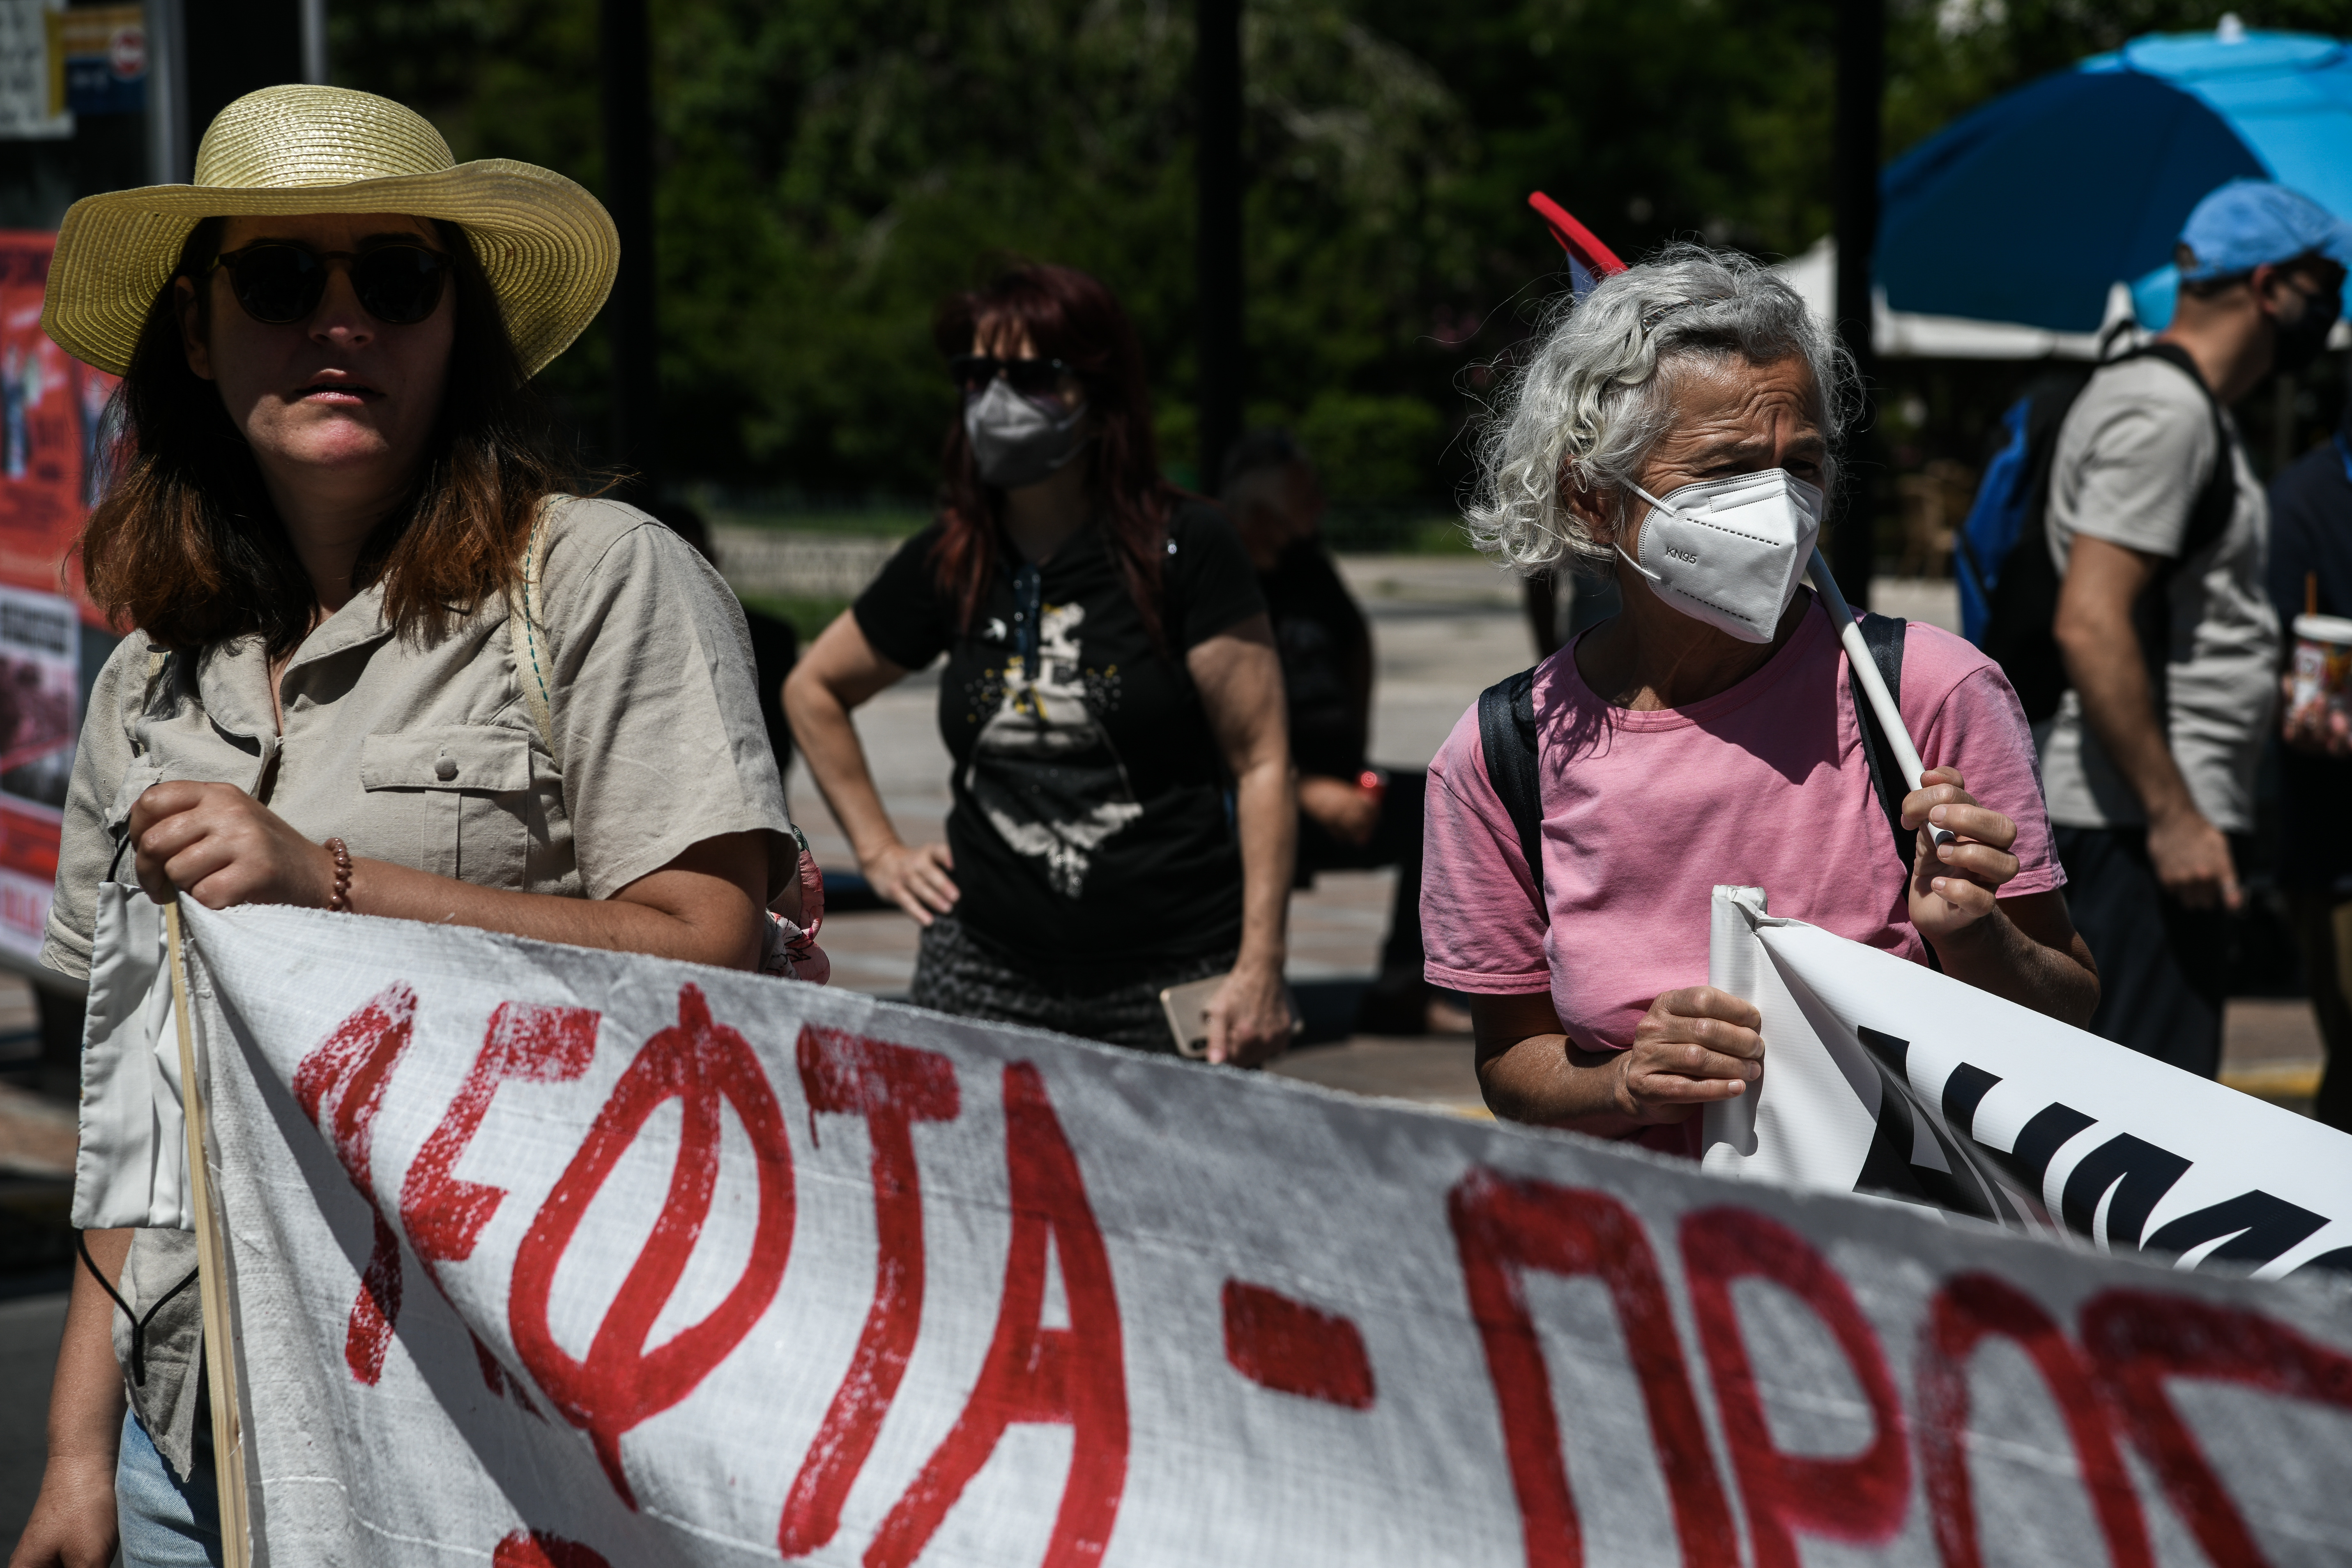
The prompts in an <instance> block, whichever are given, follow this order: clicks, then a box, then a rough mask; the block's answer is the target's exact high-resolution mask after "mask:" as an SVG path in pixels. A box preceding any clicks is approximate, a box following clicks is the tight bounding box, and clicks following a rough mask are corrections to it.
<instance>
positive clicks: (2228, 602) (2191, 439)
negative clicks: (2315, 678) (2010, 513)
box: [2036, 359, 2279, 833]
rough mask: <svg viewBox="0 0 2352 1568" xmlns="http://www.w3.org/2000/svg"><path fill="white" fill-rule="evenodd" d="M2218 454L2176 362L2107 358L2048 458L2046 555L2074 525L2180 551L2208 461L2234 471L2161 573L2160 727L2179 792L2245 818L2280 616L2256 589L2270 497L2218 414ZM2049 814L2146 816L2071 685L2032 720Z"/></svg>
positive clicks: (2210, 810) (2077, 821)
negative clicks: (2164, 631)
mask: <svg viewBox="0 0 2352 1568" xmlns="http://www.w3.org/2000/svg"><path fill="white" fill-rule="evenodd" d="M2222 421H2223V425H2224V426H2225V427H2226V429H2227V431H2228V433H2229V449H2228V451H2227V452H2226V453H2222V452H2220V451H2217V450H2216V449H2215V448H2216V447H2217V446H2218V445H2219V443H2218V442H2217V441H2216V439H2215V437H2214V432H2213V416H2212V415H2211V413H2210V405H2208V404H2207V403H2206V400H2205V394H2204V393H2203V392H2202V391H2201V390H2200V389H2199V388H2198V387H2197V385H2196V384H2193V383H2192V382H2190V380H2189V377H2188V376H2187V375H2186V374H2184V373H2183V372H2182V371H2181V370H2180V369H2179V367H2178V366H2176V365H2172V364H2169V363H2166V362H2165V361H2163V360H2159V359H2135V360H2129V361H2126V362H2125V363H2121V364H2116V365H2110V366H2108V367H2106V368H2105V369H2104V370H2101V371H2100V372H2098V373H2097V374H2095V375H2094V376H2092V378H2091V382H2090V384H2089V385H2088V386H2086V387H2084V390H2083V395H2081V396H2080V397H2078V398H2076V399H2075V401H2074V407H2073V408H2071V409H2069V410H2068V411H2067V414H2066V422H2065V424H2064V425H2063V426H2061V427H2060V429H2059V432H2058V450H2057V452H2056V453H2055V455H2054V456H2053V460H2052V463H2051V468H2050V506H2049V512H2048V514H2047V515H2048V522H2049V535H2050V553H2051V556H2052V558H2053V560H2054V561H2055V563H2057V567H2058V570H2059V572H2060V574H2062V575H2063V574H2064V572H2065V570H2066V559H2067V555H2068V553H2069V552H2071V551H2072V550H2073V548H2074V536H2075V535H2076V534H2078V533H2087V534H2089V535H2090V536H2091V537H2092V538H2094V539H2104V540H2106V541H2108V542H2112V543H2116V544H2121V545H2125V546H2126V547H2128V548H2130V549H2133V550H2138V551H2143V552H2147V553H2148V554H2150V555H2161V556H2167V557H2177V556H2179V553H2180V545H2181V541H2182V539H2183V538H2184V536H2185V535H2186V534H2187V532H2188V530H2189V519H2190V517H2191V515H2192V514H2193V513H2194V512H2195V511H2196V510H2197V502H2198V500H2199V498H2200V496H2202V495H2203V494H2204V491H2205V487H2206V485H2207V484H2208V483H2210V481H2211V478H2212V474H2213V465H2214V463H2215V462H2216V461H2227V462H2228V463H2229V464H2230V466H2231V471H2232V472H2233V473H2234V474H2235V475H2236V476H2237V481H2238V487H2237V488H2238V497H2237V506H2236V508H2235V510H2233V511H2232V513H2231V518H2230V525H2229V527H2227V528H2226V529H2224V530H2222V531H2221V538H2219V539H2217V540H2215V541H2214V542H2212V543H2210V544H2209V545H2206V546H2205V547H2204V548H2203V549H2201V550H2200V551H2198V552H2197V553H2196V554H2195V555H2194V556H2192V557H2190V558H2189V560H2187V561H2185V562H2183V563H2181V565H2180V568H2179V570H2178V571H2176V572H2175V573H2173V574H2172V580H2171V583H2170V584H2169V586H2168V588H2167V589H2166V590H2165V591H2166V592H2168V594H2169V595H2171V601H2170V604H2169V606H2168V608H2169V611H2170V621H2171V624H2170V640H2171V646H2170V647H2168V648H2166V649H2165V650H2164V658H2165V671H2166V673H2165V680H2166V687H2167V693H2168V704H2167V705H2168V714H2167V723H2166V735H2167V739H2168V742H2169V744H2170V746H2171V748H2172V760H2173V761H2174V762H2175V763H2178V764H2179V768H2180V773H2181V776H2182V778H2184V779H2185V780H2187V781H2188V784H2189V794H2190V795H2191V796H2193V797H2194V798H2195V800H2196V802H2197V809H2198V810H2200V811H2201V812H2203V813H2204V814H2205V816H2207V817H2208V818H2210V820H2211V821H2212V823H2213V824H2214V826H2218V827H2221V828H2222V829H2223V830H2225V831H2228V832H2232V833H2244V832H2250V831H2252V828H2253V826H2254V808H2253V789H2254V763H2255V761H2256V759H2257V758H2258V757H2259V756H2260V755H2261V753H2262V741H2263V733H2264V731H2265V730H2266V729H2267V727H2268V725H2269V723H2270V720H2271V707H2272V703H2273V700H2275V698H2276V696H2277V679H2276V675H2275V673H2274V672H2275V670H2276V668H2277V660H2278V644H2279V626H2278V615H2277V613H2276V612H2275V611H2274V610H2273V609H2272V608H2271V602H2270V599H2269V597H2268V595H2265V594H2264V593H2263V569H2264V566H2265V564H2266V561H2267V557H2268V555H2269V553H2270V532H2271V518H2270V504H2269V502H2268V500H2266V499H2265V498H2264V496H2263V488H2262V485H2261V483H2260V482H2259V481H2258V480H2256V479H2255V478H2254V472H2253V469H2252V468H2251V467H2250V466H2249V465H2248V464H2247V462H2246V451H2245V444H2244V443H2243V442H2242V441H2241V440H2240V439H2239V438H2238V427H2237V425H2236V423H2235V422H2234V421H2232V420H2231V419H2230V417H2229V416H2228V415H2227V414H2226V413H2224V414H2223V416H2222ZM2036 738H2037V739H2038V740H2039V741H2040V742H2041V745H2042V790H2043V793H2044V795H2046V796H2047V797H2048V799H2049V803H2050V820H2051V821H2052V822H2053V823H2056V824H2060V825H2063V826H2071V827H2110V826H2119V825H2130V824H2137V823H2140V822H2144V821H2146V820H2147V816H2146V814H2145V813H2144V812H2143V811H2142V810H2141V808H2140V803H2139V796H2138V795H2136V794H2134V793H2133V791H2132V789H2131V786H2130V785H2129V784H2126V782H2125V780H2124V776H2123V774H2122V773H2121V772H2120V771H2119V770H2117V769H2116V766H2115V764H2114V763H2111V762H2109V761H2108V760H2107V755H2106V752H2105V751H2104V750H2103V749H2102V748H2101V747H2100V745H2099V742H2098V740H2097V738H2096V737H2095V736H2094V735H2092V733H2091V732H2090V729H2089V727H2088V726H2087V725H2085V724H2084V722H2083V705H2082V700H2081V699H2080V698H2079V697H2078V696H2077V695H2076V694H2075V693H2074V690H2073V689H2071V688H2070V689H2068V690H2067V692H2066V694H2065V696H2064V697H2063V699H2061V700H2060V701H2059V704H2058V711H2057V713H2056V714H2054V715H2053V717H2052V718H2051V719H2050V720H2049V721H2047V722H2046V723H2044V724H2043V725H2042V726H2041V727H2040V729H2039V731H2038V733H2037V737H2036Z"/></svg>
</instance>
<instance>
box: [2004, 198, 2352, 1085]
mask: <svg viewBox="0 0 2352 1568" xmlns="http://www.w3.org/2000/svg"><path fill="white" fill-rule="evenodd" d="M2175 258H2176V261H2177V263H2178V265H2179V271H2180V293H2179V304H2178V306H2177V307H2176V309H2175V311H2174V314H2173V318H2172V322H2171V324H2170V325H2169V326H2168V327H2167V328H2166V329H2165V331H2163V332H2161V333H2160V334H2158V338H2157V340H2156V342H2155V344H2154V345H2152V347H2151V348H2150V350H2148V351H2147V352H2145V353H2141V354H2139V355H2136V356H2133V357H2130V358H2127V359H2125V360H2123V361H2121V362H2118V363H2114V364H2109V365H2105V366H2103V367H2102V368H2100V369H2099V370H2098V371H2097V372H2096V373H2095V374H2093V375H2092V377H2091V380H2090V384H2088V385H2087V386H2085V387H2084V389H2083V392H2082V394H2081V395H2079V396H2078V397H2076V398H2075V400H2074V405H2072V406H2071V407H2070V408H2069V409H2068V410H2067V413H2066V417H2065V422H2064V423H2063V425H2062V426H2060V428H2059V433H2058V444H2057V447H2056V450H2055V453H2054V455H2053V458H2052V462H2051V469H2050V479H2049V490H2048V495H2049V500H2048V508H2047V513H2046V527H2047V531H2048V556H2049V559H2050V562H2051V563H2052V564H2053V565H2054V566H2055V567H2056V569H2057V571H2058V573H2059V574H2060V576H2061V578H2062V581H2061V583H2060V584H2059V587H2058V590H2057V611H2056V616H2055V619H2054V621H2053V623H2052V626H2051V637H2052V639H2053V640H2054V642H2055V643H2056V645H2057V651H2058V655H2059V658H2061V659H2062V660H2063V674H2064V680H2065V685H2066V689H2065V691H2064V693H2063V695H2062V696H2061V697H2060V698H2059V700H2058V708H2057V712H2056V715H2055V716H2054V718H2053V719H2052V720H2050V721H2048V722H2047V723H2046V724H2045V725H2043V726H2042V729H2041V731H2040V742H2041V752H2042V784H2043V786H2044V789H2045V791H2046V794H2047V798H2048V800H2049V806H2050V820H2051V822H2052V824H2053V826H2054V828H2055V831H2056V835H2057V844H2058V856H2059V858H2060V860H2061V861H2062V862H2063V864H2064V866H2065V868H2066V880H2067V889H2066V901H2067V905H2068V908H2069V909H2070V910H2072V911H2073V915H2074V924H2075V927H2076V929H2077V930H2079V931H2081V932H2082V933H2083V936H2084V940H2085V941H2087V942H2089V943H2090V944H2091V952H2092V955H2093V956H2094V957H2095V959H2096V960H2097V961H2098V965H2099V975H2100V979H2101V982H2102V992H2101V995H2100V1000H2099V1010H2098V1012H2097V1013H2096V1014H2095V1015H2094V1016H2092V1019H2091V1023H2090V1027H2091V1029H2092V1031H2093V1032H2094V1033H2095V1034H2098V1035H2101V1036H2104V1037H2105V1038H2107V1039H2110V1040H2114V1041H2116V1042H2117V1043H2119V1044H2121V1045H2125V1046H2128V1047H2131V1048H2132V1049H2134V1050H2136V1051H2139V1052H2141V1053H2142V1054H2144V1055H2147V1056H2151V1057H2154V1058H2157V1059H2158V1060H2159V1061H2166V1062H2169V1063H2171V1064H2172V1065H2173V1066H2175V1067H2177V1068H2185V1069H2186V1070H2188V1071H2189V1072H2193V1073H2197V1074H2199V1075H2200V1076H2202V1077H2205V1078H2211V1077H2213V1076H2214V1075H2215V1073H2216V1072H2217V1071H2219V1069H2220V1068H2221V1022H2222V1006H2223V998H2224V995H2225V994H2226V992H2227V989H2228V984H2229V952H2230V943H2231V913H2232V912H2233V911H2235V910H2237V909H2238V908H2239V907H2240V905H2241V903H2242V894H2241V892H2240V890H2239V885H2238V869H2237V863H2238V859H2239V857H2240V856H2241V855H2242V853H2243V851H2244V847H2245V843H2246V838H2247V836H2248V835H2250V834H2251V833H2252V831H2253V826H2254V807H2253V792H2254V768H2255V764H2256V763H2257V762H2258V761H2259V760H2260V758H2261V755H2262V750H2263V741H2264V738H2265V736H2266V735H2267V733H2268V731H2269V729H2270V724H2271V713H2272V705H2273V701H2274V700H2275V698H2276V696H2277V670H2278V657H2279V622H2278V616H2277V614H2276V612H2275V611H2274V610H2273V608H2272V605H2271V599H2270V595H2269V593H2268V592H2267V591H2266V590H2267V585H2268V581H2269V579H2268V577H2267V575H2266V574H2265V571H2264V563H2265V556H2266V553H2267V550H2268V545H2269V538H2270V508H2269V504H2268V502H2267V500H2265V499H2264V497H2263V487H2262V483H2261V481H2260V480H2258V479H2256V478H2255V477H2254V471H2253V467H2252V464H2251V463H2250V462H2248V460H2247V458H2246V451H2245V444H2244V442H2243V441H2242V439H2241V438H2240V436H2239V432H2238V427H2237V424H2236V422H2235V421H2234V420H2233V419H2231V417H2230V415H2229V408H2230V405H2232V404H2234V403H2236V402H2237V401H2239V400H2240V399H2241V398H2242V397H2244V396H2245V395H2247V394H2248V393H2250V392H2252V391H2253V389H2254V388H2255V387H2256V386H2257V385H2259V384H2262V383H2263V381H2265V380H2267V379H2268V378H2269V377H2270V376H2271V375H2273V374H2276V373H2280V372H2284V373H2287V374H2293V373H2294V372H2296V371H2298V370H2301V369H2302V368H2303V367H2304V366H2305V365H2306V364H2308V363H2310V362H2311V361H2312V360H2313V359H2314V358H2315V356H2316V355H2317V354H2318V353H2319V351H2320V349H2321V347H2322V346H2323V345H2324V344H2325V343H2326V340H2327V333H2328V331H2329V330H2330V329H2331V328H2332V327H2334V325H2335V324H2336V317H2337V316H2338V314H2339V313H2340V310H2341V295H2342V291H2343V287H2344V275H2345V272H2344V265H2343V264H2344V262H2345V261H2346V260H2347V259H2352V229H2347V226H2345V225H2344V224H2342V223H2340V222H2339V221H2337V220H2336V218H2335V217H2334V216H2331V215H2329V214H2328V213H2327V212H2326V209H2324V208H2322V207H2321V206H2319V205H2317V204H2316V203H2315V202H2313V201H2311V200H2309V199H2308V198H2306V197H2305V196H2302V195H2297V194H2296V193H2294V191H2290V190H2287V189H2285V188H2284V187H2283V186H2280V185H2273V184H2265V183H2263V182H2261V181H2254V180H2239V181H2232V182H2231V184H2226V185H2223V186H2222V187H2221V189H2219V190H2217V191H2215V192H2213V193H2212V194H2211V195H2208V196H2206V197H2205V198H2204V200H2202V201H2200V202H2199V203H2198V204H2197V206H2196V207H2195V209H2194V210H2192V211H2191V212H2190V214H2189V219H2188V222H2187V223H2186V224H2185V225H2184V226H2182V229H2181V234H2180V239H2179V245H2178V246H2177V247H2176V249H2175ZM2004 585H2005V584H2004ZM2296 591H2297V593H2298V594H2299V593H2300V592H2301V586H2300V584H2297V589H2296ZM1995 614H1996V616H1998V615H1999V610H1998V608H1996V611H1995ZM1986 646H1987V647H1993V646H1995V645H1994V635H1993V632H1992V630H1991V629H1990V627H1989V628H1988V630H1987V633H1986Z"/></svg>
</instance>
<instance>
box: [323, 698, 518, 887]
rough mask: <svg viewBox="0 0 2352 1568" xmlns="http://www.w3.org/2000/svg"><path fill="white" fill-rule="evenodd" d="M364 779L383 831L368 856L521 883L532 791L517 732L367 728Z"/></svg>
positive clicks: (461, 877) (374, 820)
mask: <svg viewBox="0 0 2352 1568" xmlns="http://www.w3.org/2000/svg"><path fill="white" fill-rule="evenodd" d="M360 786H361V787H362V789H364V790H365V791H367V795H368V804H369V806H370V807H371V810H370V812H369V816H370V818H371V826H372V827H374V828H375V829H376V830H377V831H375V832H372V833H371V834H370V835H369V837H370V838H371V839H373V840H375V842H374V843H373V845H372V846H371V847H370V848H369V849H367V850H365V851H362V853H367V854H373V855H378V856H381V857H383V858H385V859H387V860H391V861H394V862H395V863H397V864H400V865H405V866H413V867H415V868H416V869H418V870H420V871H429V872H431V873H432V874H433V875H435V876H436V877H448V878H451V879H455V880H457V881H461V882H471V883H473V884H474V885H475V886H476V887H479V888H513V889H521V888H523V887H525V885H526V884H525V880H524V867H525V861H526V859H527V858H528V856H529V853H530V819H531V799H532V796H531V787H530V737H529V736H527V735H525V734H524V733H523V732H522V731H520V730H509V729H507V728H505V727H504V726H501V725H495V724H446V725H441V726H437V727H433V728H427V729H418V730H404V731H401V732H400V733H398V734H395V735H370V736H369V737H367V739H366V740H365V741H363V742H361V746H360ZM352 847H353V848H354V849H355V850H356V849H358V848H359V846H358V845H357V843H354V844H353V846H352Z"/></svg>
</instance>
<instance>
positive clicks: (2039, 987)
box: [1936, 906, 2099, 1028]
mask: <svg viewBox="0 0 2352 1568" xmlns="http://www.w3.org/2000/svg"><path fill="white" fill-rule="evenodd" d="M2053 940H2054V941H2059V942H2065V943H2066V946H2065V948H2063V949H2062V948H2060V947H2058V946H2055V945H2053V944H2052V942H2045V941H2041V940H2037V939H2036V938H2035V937H2034V936H2032V935H2030V934H2028V933H2027V932H2026V931H2024V930H2023V929H2022V928H2021V927H2020V926H2019V924H2018V923H2017V921H2014V920H2012V919H2011V918H2010V911H2009V910H2006V909H2003V908H2001V907H2000V906H1995V908H1994V910H1993V912H1992V913H1990V914H1989V915H1987V916H1985V917H1984V918H1983V919H1982V920H1980V921H1976V922H1975V923H1974V924H1972V925H1969V926H1965V927H1963V928H1961V929H1960V930H1959V931H1956V932H1954V933H1953V934H1952V935H1950V936H1948V937H1945V938H1942V939H1941V940H1939V941H1937V942H1936V957H1937V961H1938V962H1940V963H1942V964H1943V966H1944V973H1947V974H1948V975H1950V976H1951V977H1952V978H1953V979H1955V980H1958V981H1962V982H1964V983H1966V984H1969V985H1973V986H1975V987H1976V988H1977V989H1978V990H1979V991H1989V992H1990V993H1991V994H1994V995H1995V996H1999V997H2001V998H2003V999H2005V1000H2007V1001H2011V1002H2014V1003H2016V1004H2017V1005H2020V1006H2021V1007H2031V1008H2032V1009H2033V1010H2034V1011H2035V1012H2037V1013H2040V1014H2042V1015H2043V1016H2046V1017H2051V1018H2055V1019H2057V1020H2058V1021H2059V1022H2060V1023H2063V1024H2072V1025H2074V1026H2075V1027H2077V1028H2080V1027H2082V1026H2084V1025H2086V1024H2088V1023H2089V1022H2090V1020H2091V1014H2092V1013H2093V1012H2094V1011H2095V1010H2096V1009H2097V1007H2098V1005H2099V977H2098V971H2097V969H2096V968H2095V966H2094V965H2093V963H2092V962H2091V951H2090V948H2089V946H2088V944H2086V943H2085V942H2084V941H2083V939H2082V937H2081V935H2080V934H2078V933H2076V932H2074V931H2073V930H2072V929H2071V928H2070V929H2068V930H2067V931H2064V932H2063V934H2060V935H2056V936H2054V939H2053Z"/></svg>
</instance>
